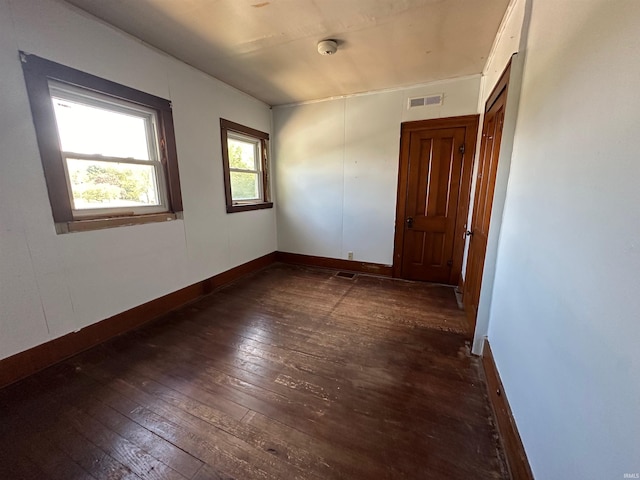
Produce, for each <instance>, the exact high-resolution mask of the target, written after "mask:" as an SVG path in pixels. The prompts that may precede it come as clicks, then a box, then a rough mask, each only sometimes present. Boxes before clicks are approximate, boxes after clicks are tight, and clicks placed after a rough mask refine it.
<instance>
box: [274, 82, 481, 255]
mask: <svg viewBox="0 0 640 480" xmlns="http://www.w3.org/2000/svg"><path fill="white" fill-rule="evenodd" d="M479 89H480V76H474V77H466V78H461V79H456V80H449V81H442V82H435V83H431V84H428V85H422V86H417V87H413V88H408V89H404V90H395V91H386V92H378V93H371V94H367V95H356V96H350V97H346V98H340V99H334V100H327V101H322V102H316V103H308V104H301V105H295V106H285V107H277V108H274V114H273V116H274V131H275V132H276V133H275V142H274V148H275V155H274V158H275V159H276V160H275V172H276V191H277V196H278V200H279V202H278V205H277V212H278V249H279V250H281V251H285V252H293V253H302V254H306V255H318V256H323V257H330V258H347V255H348V252H349V251H352V252H353V253H354V260H359V261H365V262H374V263H382V264H391V263H392V261H393V236H394V227H395V225H394V222H395V209H396V191H397V183H398V157H399V146H400V124H401V123H402V122H405V121H412V120H422V119H428V118H442V117H451V116H458V115H469V114H475V113H477V102H478V95H479ZM433 93H444V95H445V96H444V102H443V105H442V106H440V107H423V108H418V109H414V110H411V111H408V110H407V108H406V107H407V101H408V99H409V98H410V97H416V96H421V95H427V94H433Z"/></svg>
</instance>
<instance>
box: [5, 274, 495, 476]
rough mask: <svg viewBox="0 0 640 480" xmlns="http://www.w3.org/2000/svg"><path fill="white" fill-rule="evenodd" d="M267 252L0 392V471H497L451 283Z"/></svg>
mask: <svg viewBox="0 0 640 480" xmlns="http://www.w3.org/2000/svg"><path fill="white" fill-rule="evenodd" d="M334 273H335V272H330V271H326V270H319V269H312V268H304V267H296V266H291V265H283V264H274V265H272V266H271V267H269V268H267V269H265V270H262V271H260V272H257V273H255V274H253V275H251V276H249V277H246V278H244V279H242V280H241V281H239V282H237V283H236V284H233V285H231V286H228V287H226V288H224V289H222V290H219V291H217V292H215V293H214V294H212V295H210V296H208V297H206V298H204V299H202V300H200V301H198V302H197V303H194V304H191V305H189V306H187V307H184V308H182V309H180V310H178V311H175V312H172V313H170V314H168V315H167V316H165V317H163V318H162V319H160V320H158V321H155V322H154V323H152V324H151V325H149V326H147V327H144V328H142V329H139V330H137V331H134V332H132V333H129V334H126V335H124V336H121V337H119V338H117V339H114V340H112V341H110V342H108V343H106V344H104V345H102V346H100V347H96V348H94V349H92V350H90V351H88V352H85V353H83V354H80V355H78V356H76V357H74V358H72V359H70V360H68V361H65V362H63V363H61V364H59V365H56V366H54V367H51V368H49V369H47V370H45V371H43V372H41V373H39V374H36V375H34V376H32V377H30V378H28V379H26V380H23V381H22V382H19V383H17V384H14V385H12V386H9V387H7V388H5V389H4V390H1V391H0V408H1V412H0V478H2V479H19V478H26V479H65V480H66V479H85V478H95V479H102V478H109V479H115V478H118V479H120V478H126V479H129V478H135V479H137V478H145V479H146V478H149V479H184V478H189V479H191V478H193V479H198V480H202V479H218V480H220V479H224V480H230V479H237V480H244V479H248V480H252V479H261V480H264V479H282V480H289V479H315V480H320V479H338V478H341V479H375V480H378V479H431V478H433V479H440V478H442V479H458V478H459V479H465V480H468V479H485V478H486V479H493V478H506V474H505V473H504V471H505V469H504V462H503V460H502V453H501V451H500V447H499V443H498V439H497V433H496V429H495V426H494V422H493V418H492V415H491V410H490V406H489V403H488V399H487V397H486V393H485V386H484V383H483V380H482V378H481V374H480V368H481V367H480V363H479V360H478V359H476V358H473V357H472V356H471V355H470V354H469V351H468V343H467V342H466V341H465V339H466V336H465V334H464V331H465V328H466V326H465V318H464V314H463V312H462V311H461V310H458V309H457V307H456V301H455V297H454V294H453V291H452V289H450V288H448V287H442V286H436V285H428V284H419V283H412V282H403V281H395V280H391V279H384V278H377V277H369V276H363V275H359V276H357V277H355V278H354V279H347V278H340V277H336V276H335V275H334Z"/></svg>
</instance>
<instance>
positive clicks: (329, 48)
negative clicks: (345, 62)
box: [318, 40, 338, 55]
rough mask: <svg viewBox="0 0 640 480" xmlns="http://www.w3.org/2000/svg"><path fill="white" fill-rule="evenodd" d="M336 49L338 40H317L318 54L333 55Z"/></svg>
mask: <svg viewBox="0 0 640 480" xmlns="http://www.w3.org/2000/svg"><path fill="white" fill-rule="evenodd" d="M337 51H338V42H336V41H335V40H322V41H321V42H318V53H319V54H320V55H333V54H334V53H336V52H337Z"/></svg>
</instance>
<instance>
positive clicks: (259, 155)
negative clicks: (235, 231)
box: [220, 118, 273, 213]
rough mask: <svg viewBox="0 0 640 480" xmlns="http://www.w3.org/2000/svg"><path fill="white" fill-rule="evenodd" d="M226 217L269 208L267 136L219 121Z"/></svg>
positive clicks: (235, 124)
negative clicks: (230, 214) (229, 214)
mask: <svg viewBox="0 0 640 480" xmlns="http://www.w3.org/2000/svg"><path fill="white" fill-rule="evenodd" d="M220 131H221V135H222V162H223V166H224V187H225V196H226V200H227V213H233V212H242V211H245V210H257V209H260V208H271V207H273V202H271V200H270V195H269V172H268V164H269V163H268V156H267V155H268V151H269V134H268V133H264V132H260V131H258V130H254V129H252V128H249V127H245V126H243V125H240V124H237V123H234V122H230V121H229V120H225V119H223V118H221V119H220Z"/></svg>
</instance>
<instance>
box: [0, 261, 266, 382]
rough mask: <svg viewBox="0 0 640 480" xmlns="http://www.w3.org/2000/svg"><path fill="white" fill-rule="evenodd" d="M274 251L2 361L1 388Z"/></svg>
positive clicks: (255, 266)
mask: <svg viewBox="0 0 640 480" xmlns="http://www.w3.org/2000/svg"><path fill="white" fill-rule="evenodd" d="M275 258H276V254H275V252H273V253H270V254H267V255H264V256H262V257H260V258H256V259H255V260H251V261H250V262H247V263H244V264H242V265H238V266H237V267H234V268H232V269H231V270H227V271H226V272H222V273H219V274H218V275H215V276H213V277H211V278H207V279H205V280H202V281H201V282H198V283H194V284H193V285H189V286H188V287H185V288H182V289H180V290H177V291H175V292H172V293H169V294H167V295H164V296H162V297H160V298H156V299H155V300H151V301H150V302H147V303H143V304H142V305H139V306H137V307H134V308H132V309H130V310H127V311H126V312H122V313H119V314H117V315H114V316H113V317H110V318H107V319H106V320H102V321H100V322H98V323H94V324H92V325H89V326H88V327H85V328H83V329H82V330H80V331H78V332H75V333H69V334H67V335H64V336H62V337H59V338H56V339H54V340H51V341H49V342H47V343H43V344H42V345H38V346H36V347H33V348H30V349H29V350H26V351H24V352H20V353H17V354H15V355H13V356H11V357H8V358H5V359H3V360H0V388H2V387H4V386H7V385H9V384H11V383H14V382H17V381H18V380H21V379H23V378H25V377H27V376H29V375H32V374H34V373H36V372H38V371H40V370H43V369H45V368H47V367H49V366H51V365H54V364H55V363H58V362H60V361H62V360H64V359H66V358H69V357H72V356H73V355H76V354H77V353H80V352H82V351H84V350H88V349H89V348H91V347H94V346H96V345H99V344H100V343H103V342H105V341H106V340H109V339H110V338H112V337H115V336H117V335H120V334H122V333H125V332H127V331H129V330H133V329H135V328H137V327H139V326H141V325H143V324H145V323H147V322H149V321H151V320H153V319H155V318H157V317H159V316H161V315H163V314H165V313H167V312H169V311H171V310H174V309H176V308H178V307H180V306H182V305H184V304H186V303H189V302H192V301H194V300H197V299H198V298H200V297H202V296H203V295H207V294H209V293H211V292H213V291H214V290H215V289H216V288H219V287H221V286H223V285H226V284H228V283H231V282H233V281H235V280H237V279H239V278H240V277H242V276H244V275H247V274H249V273H251V272H254V271H257V270H260V269H262V268H264V267H266V266H268V265H270V264H271V263H273V262H274V261H275Z"/></svg>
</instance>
